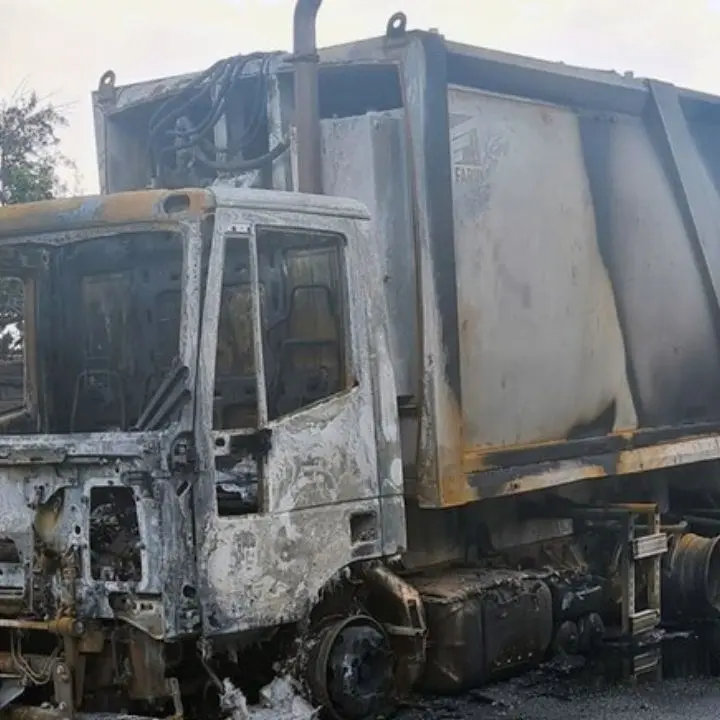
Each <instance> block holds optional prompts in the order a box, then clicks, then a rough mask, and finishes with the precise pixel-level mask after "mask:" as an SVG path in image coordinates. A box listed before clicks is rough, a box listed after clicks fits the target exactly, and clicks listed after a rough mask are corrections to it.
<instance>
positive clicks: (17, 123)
mask: <svg viewBox="0 0 720 720" xmlns="http://www.w3.org/2000/svg"><path fill="white" fill-rule="evenodd" d="M66 125H67V119H66V118H65V116H64V115H63V114H62V112H61V111H60V110H59V109H58V108H57V107H55V105H53V104H52V103H49V102H43V101H42V100H41V99H40V98H39V97H38V95H37V93H35V92H29V93H24V94H21V95H19V96H15V97H13V98H12V100H11V101H5V102H3V101H0V205H13V204H16V203H23V202H32V201H33V200H47V199H50V198H52V197H57V196H58V195H62V194H64V193H65V192H66V187H65V185H64V183H63V182H62V180H61V178H60V176H59V171H60V170H61V169H62V168H67V169H72V168H73V167H74V166H73V164H72V163H71V162H70V161H69V160H68V159H67V158H66V157H65V156H64V155H63V154H62V153H61V152H60V150H59V139H58V135H57V132H58V130H59V129H61V128H63V127H65V126H66Z"/></svg>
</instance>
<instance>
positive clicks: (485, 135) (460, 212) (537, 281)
mask: <svg viewBox="0 0 720 720" xmlns="http://www.w3.org/2000/svg"><path fill="white" fill-rule="evenodd" d="M449 108H450V124H451V147H452V156H453V200H454V203H453V204H454V221H455V255H456V263H457V294H458V313H459V328H458V331H459V338H460V358H461V377H462V408H463V429H464V438H465V444H466V446H470V447H473V448H480V447H483V448H485V447H507V446H518V445H529V444H536V443H542V442H548V441H553V440H563V439H566V438H569V437H573V436H577V435H579V434H583V428H592V427H595V426H597V430H596V432H598V433H601V434H604V433H605V432H610V431H618V430H631V429H633V428H635V427H636V424H637V421H636V413H635V408H634V404H633V399H632V395H631V393H630V388H629V383H628V377H627V372H626V363H625V347H624V341H623V334H622V332H621V329H620V324H619V321H618V314H617V309H616V305H615V298H614V294H613V289H612V286H611V284H610V279H609V276H608V272H607V269H606V267H605V265H604V263H603V260H602V256H601V253H600V249H599V247H598V239H597V233H596V228H595V217H594V213H593V203H592V197H591V193H590V187H589V183H588V179H587V176H586V172H585V166H584V160H583V149H582V142H581V137H580V128H579V124H578V118H577V115H576V114H575V113H573V112H572V111H570V110H567V109H564V108H558V107H552V106H550V105H544V104H539V103H530V102H525V101H522V100H517V99H512V98H507V97H501V96H496V95H492V94H488V93H483V92H479V91H476V90H470V89H463V88H451V89H450V91H449ZM588 432H591V431H590V430H585V431H584V434H587V433H588Z"/></svg>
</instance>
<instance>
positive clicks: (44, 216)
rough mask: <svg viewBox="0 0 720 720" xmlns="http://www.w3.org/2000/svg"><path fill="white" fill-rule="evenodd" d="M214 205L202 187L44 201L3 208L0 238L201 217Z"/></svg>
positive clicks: (0, 210) (0, 219) (0, 212)
mask: <svg viewBox="0 0 720 720" xmlns="http://www.w3.org/2000/svg"><path fill="white" fill-rule="evenodd" d="M213 207H214V199H213V195H212V193H210V192H209V191H206V190H198V189H188V190H174V191H167V190H140V191H136V192H123V193H115V194H113V195H107V196H102V195H93V196H87V197H79V198H62V199H58V200H42V201H39V202H33V203H24V204H22V205H10V206H8V207H3V208H0V237H7V236H11V235H29V234H40V233H51V232H59V231H63V230H81V229H87V228H91V227H95V226H100V225H102V226H106V225H125V224H131V223H137V222H149V221H163V220H172V219H174V218H176V217H178V218H179V217H188V216H197V215H200V214H202V213H204V212H207V211H209V210H211V209H212V208H213Z"/></svg>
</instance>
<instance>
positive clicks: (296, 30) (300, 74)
mask: <svg viewBox="0 0 720 720" xmlns="http://www.w3.org/2000/svg"><path fill="white" fill-rule="evenodd" d="M321 4H322V0H297V3H296V4H295V16H294V19H293V53H294V58H293V61H294V63H295V77H294V81H295V83H294V91H295V92H294V94H295V127H296V130H297V166H298V187H297V189H298V190H299V191H300V192H306V193H315V194H321V193H322V159H321V152H322V151H321V148H320V92H319V88H318V62H319V59H318V55H317V40H316V29H315V26H316V19H317V14H318V10H320V5H321Z"/></svg>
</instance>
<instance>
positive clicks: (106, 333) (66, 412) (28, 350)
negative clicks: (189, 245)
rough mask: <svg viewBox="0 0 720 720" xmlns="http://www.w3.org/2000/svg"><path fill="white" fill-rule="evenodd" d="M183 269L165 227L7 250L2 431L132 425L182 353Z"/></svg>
mask: <svg viewBox="0 0 720 720" xmlns="http://www.w3.org/2000/svg"><path fill="white" fill-rule="evenodd" d="M14 266H16V267H14ZM182 269H183V242H182V237H181V236H180V235H178V234H175V233H169V232H165V231H149V232H133V233H120V234H115V235H111V236H103V237H96V238H91V239H88V240H83V241H80V242H75V243H72V244H68V245H65V246H61V247H53V248H49V247H45V248H39V247H37V246H35V247H33V246H23V247H20V246H14V247H12V248H7V247H6V248H3V249H2V252H0V421H2V424H3V427H2V429H1V430H0V431H1V432H5V433H7V432H10V433H19V432H28V430H29V429H30V428H29V427H28V423H30V424H34V428H33V429H35V430H40V431H42V432H55V433H65V432H99V431H105V430H132V429H133V427H134V425H135V423H136V422H137V420H138V418H139V417H140V415H141V414H142V412H143V410H144V408H145V406H146V405H147V403H148V402H149V401H150V400H151V398H152V396H153V394H154V393H155V392H156V391H157V390H158V387H159V386H160V384H161V383H162V382H163V379H164V377H165V376H166V375H167V373H168V372H169V371H170V370H171V368H172V366H173V364H174V363H175V362H176V360H177V358H178V355H179V337H180V317H181V312H180V308H181V297H182V288H181V279H182ZM28 330H31V332H28ZM23 407H24V408H25V413H23V414H22V417H14V416H12V417H11V414H12V413H15V414H17V409H22V408H23Z"/></svg>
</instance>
